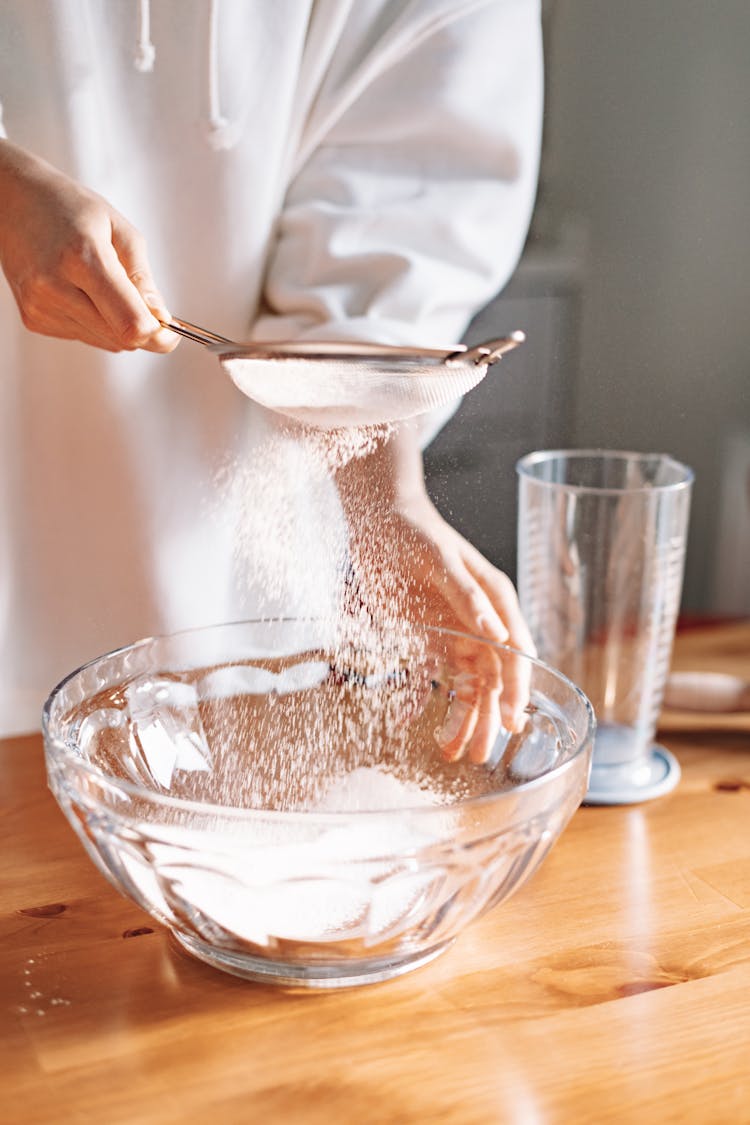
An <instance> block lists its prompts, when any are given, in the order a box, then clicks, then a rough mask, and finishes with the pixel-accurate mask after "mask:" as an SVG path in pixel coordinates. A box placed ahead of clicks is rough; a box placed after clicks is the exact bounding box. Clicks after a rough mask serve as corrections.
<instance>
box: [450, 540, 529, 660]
mask: <svg viewBox="0 0 750 1125" xmlns="http://www.w3.org/2000/svg"><path fill="white" fill-rule="evenodd" d="M466 547H467V550H466V552H465V555H464V558H463V561H464V564H465V566H466V569H467V570H468V572H469V574H470V575H471V576H472V578H474V579H475V580H476V582H478V583H479V585H480V586H481V587H482V589H483V590H484V592H485V594H486V595H487V597H488V599H489V601H490V602H491V603H492V606H493V609H494V610H495V612H496V613H497V614H498V615H499V616H500V617H501V618H502V620H503V621H504V623H505V626H506V629H507V643H508V644H510V645H512V646H513V648H518V649H520V650H521V652H527V653H528V654H529V656H536V648H535V646H534V642H533V640H532V638H531V633H530V632H529V628H528V625H527V624H526V621H525V619H524V616H523V614H522V613H521V606H520V605H519V602H518V595H517V593H516V589H515V586H514V585H513V583H512V582H511V580H510V579H509V578H508V576H507V574H503V572H502V571H501V570H498V569H497V568H496V567H494V566H492V564H491V563H489V562H488V561H487V559H485V557H484V556H483V555H481V554H480V553H479V551H477V550H475V549H474V548H473V547H471V545H470V544H468V543H467V544H466Z"/></svg>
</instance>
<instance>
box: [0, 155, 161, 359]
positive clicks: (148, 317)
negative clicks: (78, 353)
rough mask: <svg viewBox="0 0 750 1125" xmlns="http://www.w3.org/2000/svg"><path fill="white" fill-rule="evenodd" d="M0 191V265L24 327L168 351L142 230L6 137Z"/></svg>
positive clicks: (107, 345) (103, 344) (114, 348)
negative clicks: (136, 228)
mask: <svg viewBox="0 0 750 1125" xmlns="http://www.w3.org/2000/svg"><path fill="white" fill-rule="evenodd" d="M0 198H2V207H1V208H0V265H2V268H3V272H4V273H5V276H6V278H7V280H8V283H9V284H10V287H11V290H12V291H13V295H14V297H15V299H16V303H17V304H18V308H19V311H20V313H21V318H22V320H23V323H24V324H25V326H26V327H27V328H28V329H30V331H32V332H39V333H42V334H43V335H45V336H56V337H58V338H61V339H65V340H80V341H82V342H83V343H86V344H92V345H94V346H95V347H98V348H104V349H105V350H107V351H111V352H118V351H122V350H130V351H132V350H134V349H136V348H145V349H146V350H148V351H153V352H169V351H172V349H173V348H174V347H175V346H176V345H177V343H178V337H177V336H176V335H175V333H173V332H170V331H169V330H167V329H164V328H162V327H161V326H160V324H159V320H160V319H161V320H166V319H168V318H169V313H168V311H167V308H166V306H165V303H164V300H163V298H162V297H161V295H160V294H159V291H158V290H157V288H156V285H155V283H154V280H153V278H152V276H151V271H150V268H149V265H148V259H147V256H146V249H145V244H144V241H143V238H142V236H141V235H140V234H139V233H138V231H137V230H135V228H134V227H132V226H131V225H130V223H128V222H127V221H126V220H125V219H124V218H123V217H122V215H120V214H119V213H118V212H117V211H115V209H114V208H113V207H110V205H109V204H108V203H107V202H106V201H105V200H104V199H102V198H101V197H100V196H98V195H96V194H95V193H94V192H91V191H89V190H88V189H86V188H84V187H82V186H81V185H80V184H77V183H76V182H75V181H74V180H71V179H69V178H68V177H67V176H65V175H63V174H62V173H61V172H59V171H57V170H56V169H55V168H52V167H51V166H50V165H49V164H46V163H45V162H44V161H43V160H39V159H38V158H37V157H35V156H33V155H31V154H30V153H28V152H25V151H24V150H23V149H20V148H18V147H17V146H15V145H11V144H10V143H9V142H8V141H0Z"/></svg>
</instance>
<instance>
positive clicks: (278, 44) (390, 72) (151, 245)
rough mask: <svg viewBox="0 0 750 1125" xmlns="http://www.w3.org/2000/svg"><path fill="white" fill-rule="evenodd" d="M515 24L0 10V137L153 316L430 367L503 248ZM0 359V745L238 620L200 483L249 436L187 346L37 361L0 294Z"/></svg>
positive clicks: (254, 5)
mask: <svg viewBox="0 0 750 1125" xmlns="http://www.w3.org/2000/svg"><path fill="white" fill-rule="evenodd" d="M539 23H540V21H539V5H538V0H221V2H219V0H153V2H152V3H151V4H149V3H148V2H147V0H141V2H140V3H137V2H136V0H7V2H5V3H3V4H1V5H0V102H1V103H2V116H0V130H2V129H4V130H5V133H6V135H7V137H8V138H9V139H10V140H12V141H13V142H14V143H16V144H18V145H20V146H22V147H25V148H27V149H29V150H30V151H32V152H34V153H36V154H37V155H39V156H42V157H43V158H44V159H46V160H47V161H49V162H50V163H51V164H53V165H55V166H57V167H58V168H60V169H61V170H63V171H64V172H66V173H67V174H68V175H70V176H72V177H74V178H75V179H77V180H78V181H80V182H82V183H84V184H85V185H87V186H88V187H90V188H92V189H94V190H95V191H97V192H99V193H100V194H101V195H102V196H104V198H105V199H107V200H108V201H109V202H110V203H111V204H112V205H113V206H115V207H116V208H117V209H118V210H119V211H120V212H121V213H122V214H123V215H125V216H126V218H127V219H129V220H130V222H132V223H133V224H134V225H135V226H136V227H138V228H139V229H140V230H141V232H142V233H143V234H144V235H145V237H146V242H147V246H148V252H149V259H150V262H151V266H152V270H153V274H154V277H155V278H156V281H157V284H158V285H159V288H160V289H161V291H162V293H163V294H164V296H165V298H166V300H167V302H168V304H169V306H170V308H171V309H172V311H173V313H174V314H175V315H178V316H181V317H183V318H185V319H188V320H193V321H196V322H197V323H199V324H204V325H206V326H207V327H209V328H212V329H213V330H215V331H217V332H220V333H222V334H224V335H226V336H229V337H231V338H234V339H243V338H245V339H247V338H250V337H255V338H263V339H272V338H279V339H281V338H286V339H289V338H295V337H299V336H302V335H305V336H311V335H312V336H315V335H317V336H318V337H319V338H327V339H336V338H339V339H341V338H352V337H354V338H364V339H373V340H378V341H381V342H384V343H412V344H415V345H420V346H426V347H429V346H432V347H436V346H441V345H443V344H445V345H446V346H447V345H450V344H451V343H454V342H456V341H457V340H459V339H460V337H461V335H462V333H463V331H464V328H465V326H466V324H467V323H468V321H469V319H470V318H471V316H472V315H473V314H474V313H475V312H476V311H477V310H478V309H479V308H480V307H481V306H482V305H483V304H485V303H486V302H487V301H488V300H489V299H490V298H491V297H492V296H493V295H494V294H495V293H496V292H497V291H498V290H499V289H500V288H501V286H502V285H503V284H504V282H505V281H506V280H507V278H508V277H509V275H510V273H511V271H512V269H513V267H514V265H515V263H516V261H517V259H518V256H519V254H520V251H521V248H522V245H523V241H524V238H525V235H526V230H527V226H528V222H529V218H530V214H531V209H532V204H533V197H534V190H535V184H536V176H537V165H538V154H539V146H540V133H541V110H542V59H541V40H540V27H539ZM0 135H1V134H0ZM1 206H2V200H0V207H1ZM0 340H2V349H1V351H0V733H5V734H8V733H11V732H14V731H22V730H30V729H35V728H37V727H38V726H39V720H40V708H41V705H42V703H43V701H44V698H45V696H46V695H47V693H48V692H49V690H50V689H51V688H52V687H53V685H54V684H55V683H56V681H57V680H58V679H60V678H61V677H62V676H63V675H65V674H66V673H67V672H69V671H71V670H73V669H74V668H75V667H76V666H78V665H79V664H81V663H82V662H84V661H86V660H88V659H90V658H92V657H94V656H96V655H98V654H99V653H101V652H103V651H106V650H108V649H111V648H114V647H117V646H119V645H121V644H125V643H128V642H130V641H132V640H134V639H136V638H137V637H138V636H143V635H148V634H152V633H154V632H163V631H170V630H173V629H178V628H186V627H190V626H193V625H200V624H205V623H209V622H217V621H222V620H232V619H236V618H238V617H241V616H248V615H252V612H251V611H252V606H248V604H247V598H246V596H245V593H244V591H243V590H242V589H240V587H241V581H240V582H238V579H237V575H236V573H235V569H234V567H233V562H232V543H231V525H230V524H229V523H228V522H227V521H223V522H221V521H219V522H217V520H216V518H215V507H216V504H217V503H218V502H219V496H218V493H217V491H216V489H217V486H216V484H215V479H214V478H215V476H216V469H217V467H218V466H219V465H220V464H221V462H222V460H225V459H226V458H227V457H228V456H230V455H234V454H236V453H237V452H238V451H241V450H242V449H243V448H246V447H247V446H248V445H249V444H250V443H253V442H255V443H257V442H258V441H259V440H260V439H261V436H262V433H263V430H264V426H267V425H268V422H267V419H265V418H264V417H263V416H262V412H260V411H259V410H258V409H257V408H253V407H252V406H251V404H250V403H249V402H248V400H246V399H245V398H244V397H243V396H242V394H241V393H240V392H239V391H238V390H237V389H236V388H235V387H234V386H233V385H232V384H231V382H230V381H229V379H228V378H227V377H226V376H225V375H223V373H222V372H221V370H220V368H219V366H218V364H217V361H216V360H215V359H214V358H213V357H212V356H211V355H210V354H209V353H208V352H206V351H204V349H202V348H201V347H200V346H199V345H195V344H191V343H189V342H183V343H182V344H181V345H180V347H179V348H178V349H177V350H176V352H174V353H173V354H171V355H169V356H161V355H154V354H151V353H146V352H136V353H124V354H122V355H115V356H113V355H110V354H109V353H105V352H100V351H98V350H96V349H94V348H89V347H86V346H85V345H82V344H77V343H71V342H67V341H59V340H53V339H48V338H44V337H41V336H36V335H33V334H32V333H29V332H27V331H26V330H25V329H24V328H23V327H22V325H21V321H20V318H19V315H18V312H17V309H16V307H15V304H14V301H13V299H12V296H11V293H10V290H9V288H8V286H7V285H5V284H4V283H3V282H2V281H0ZM261 486H262V482H261V485H259V487H261ZM301 487H302V482H301V481H300V474H299V471H298V467H295V464H294V459H293V458H292V459H291V460H290V468H289V493H290V495H292V494H295V495H296V494H297V493H298V492H299V491H300V489H301ZM299 502H300V505H301V506H302V507H304V500H303V498H300V501H299ZM306 608H308V609H309V608H310V607H309V606H308V607H306Z"/></svg>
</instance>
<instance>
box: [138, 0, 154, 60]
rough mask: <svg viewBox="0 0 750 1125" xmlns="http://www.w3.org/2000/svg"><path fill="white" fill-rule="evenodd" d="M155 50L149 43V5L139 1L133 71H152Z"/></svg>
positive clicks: (142, 0) (146, 2)
mask: <svg viewBox="0 0 750 1125" xmlns="http://www.w3.org/2000/svg"><path fill="white" fill-rule="evenodd" d="M155 58H156V48H155V47H154V45H153V43H152V42H151V3H150V0H139V4H138V42H137V44H136V48H135V59H134V63H135V69H136V70H140V72H141V74H147V73H148V72H149V71H151V70H153V69H154V59H155Z"/></svg>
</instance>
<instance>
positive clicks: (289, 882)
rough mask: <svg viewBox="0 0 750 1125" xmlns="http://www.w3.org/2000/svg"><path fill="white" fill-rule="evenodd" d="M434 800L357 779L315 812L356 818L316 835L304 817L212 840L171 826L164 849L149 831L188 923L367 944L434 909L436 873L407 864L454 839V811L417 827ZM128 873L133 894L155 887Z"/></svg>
mask: <svg viewBox="0 0 750 1125" xmlns="http://www.w3.org/2000/svg"><path fill="white" fill-rule="evenodd" d="M439 800H440V799H439V798H438V797H437V796H436V795H435V794H434V793H432V792H431V791H429V790H425V789H422V788H420V786H418V785H417V784H416V783H414V782H403V781H400V780H399V779H398V778H396V777H394V776H392V775H390V774H388V773H387V772H386V771H384V770H383V769H381V768H379V767H372V768H368V767H362V768H358V769H356V770H354V771H352V773H350V774H348V775H346V776H343V777H339V778H336V779H335V780H333V781H332V782H331V784H330V785H329V786H328V788H327V789H326V790H325V791H324V793H323V795H322V797H321V798H320V800H319V802H318V803H317V804H316V806H315V807H314V808H312V809H310V810H309V812H311V813H313V814H314V813H316V812H320V813H325V812H336V813H345V812H362V813H363V815H362V816H361V817H357V816H354V817H344V816H342V817H341V819H340V820H338V819H337V818H335V817H334V818H331V820H330V821H327V822H324V823H322V824H321V823H320V822H319V823H318V824H317V825H316V826H315V827H314V828H311V826H310V825H309V823H308V824H306V823H305V818H304V817H301V818H296V819H290V820H285V819H281V820H279V821H269V820H260V821H259V822H257V823H256V824H253V823H247V822H244V821H243V822H242V823H237V824H234V825H232V824H227V825H226V826H219V827H218V828H217V830H216V831H197V830H193V829H190V828H182V827H176V826H166V827H162V828H161V829H160V830H159V833H158V836H159V840H158V842H155V841H153V825H151V826H145V825H144V829H145V828H147V827H148V831H149V833H150V834H151V836H152V842H151V843H150V844H149V851H150V853H151V857H152V860H153V871H156V872H158V879H159V882H160V883H161V885H162V889H163V890H165V891H166V893H167V895H168V897H169V898H170V899H171V900H172V903H173V905H179V907H180V908H181V910H182V911H185V910H187V911H188V912H189V914H191V915H192V916H193V917H195V914H196V911H197V912H199V913H200V914H201V915H203V916H204V918H205V919H210V920H211V923H215V924H218V925H219V926H220V927H222V928H223V929H225V930H227V931H229V933H231V934H233V935H237V936H238V937H241V938H243V939H244V940H246V941H249V942H252V943H254V944H257V945H262V946H267V945H269V944H273V942H274V941H275V940H277V939H280V940H287V941H300V942H335V941H342V940H351V939H354V938H358V939H362V940H363V941H364V943H365V944H372V943H375V942H377V941H382V940H383V939H384V937H385V936H386V935H387V934H388V933H389V932H391V931H392V932H398V931H399V930H400V929H402V928H404V927H405V926H406V925H407V924H410V925H411V924H413V923H414V921H415V920H418V918H417V917H415V916H418V915H419V913H420V911H424V910H425V909H426V908H427V907H428V905H429V904H430V903H431V901H432V894H431V890H432V886H433V883H434V881H435V878H436V876H435V873H434V871H432V870H430V869H420V870H416V865H415V864H414V862H413V861H410V858H409V857H410V856H413V855H414V853H415V852H417V851H421V850H422V849H425V848H429V847H430V845H432V844H435V843H436V842H437V841H438V840H439V839H441V838H450V835H451V832H452V828H453V819H454V814H453V813H452V812H451V811H450V810H449V809H447V808H446V809H445V810H444V811H442V812H441V813H440V814H439V815H438V817H436V818H434V817H430V818H429V823H425V820H424V818H422V817H420V815H419V812H420V810H421V809H423V808H424V809H427V808H430V807H435V806H436V805H438V804H439ZM373 810H378V815H372V813H373ZM410 810H412V811H410ZM188 854H190V859H189V860H188V859H187V858H186V857H187V856H188ZM126 862H127V861H126ZM127 865H128V867H129V869H130V874H131V876H132V877H133V879H134V880H135V881H136V882H138V883H142V881H143V879H144V878H145V879H147V880H149V882H150V880H151V878H152V877H153V874H152V871H149V870H148V869H145V868H143V867H142V866H141V865H140V864H137V865H136V864H132V863H130V862H127ZM142 889H143V890H144V891H146V890H147V888H146V887H145V886H142Z"/></svg>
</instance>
